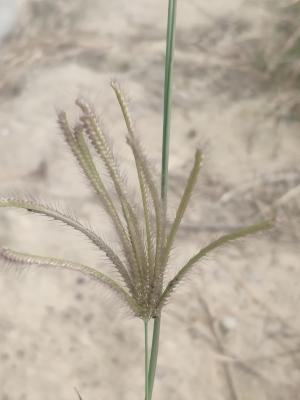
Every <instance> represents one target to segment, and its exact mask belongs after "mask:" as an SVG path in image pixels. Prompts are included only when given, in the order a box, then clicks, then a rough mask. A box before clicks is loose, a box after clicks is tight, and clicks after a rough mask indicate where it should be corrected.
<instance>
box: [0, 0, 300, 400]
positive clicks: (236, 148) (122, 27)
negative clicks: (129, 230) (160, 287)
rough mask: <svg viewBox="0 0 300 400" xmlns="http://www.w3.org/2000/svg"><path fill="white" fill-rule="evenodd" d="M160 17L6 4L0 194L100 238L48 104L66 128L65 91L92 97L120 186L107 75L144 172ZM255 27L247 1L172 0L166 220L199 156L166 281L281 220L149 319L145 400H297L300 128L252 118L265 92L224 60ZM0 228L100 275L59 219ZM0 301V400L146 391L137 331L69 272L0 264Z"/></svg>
mask: <svg viewBox="0 0 300 400" xmlns="http://www.w3.org/2000/svg"><path fill="white" fill-rule="evenodd" d="M166 8H167V1H166V0H164V1H162V0H152V1H151V2H149V1H146V0H131V1H130V2H127V1H126V2H125V1H122V0H110V1H109V2H107V1H104V0H86V1H85V2H83V1H81V0H75V1H72V2H65V1H63V0H43V1H38V0H32V1H27V2H26V1H24V2H23V3H22V2H20V12H19V15H18V18H17V20H16V22H15V24H14V26H13V28H12V30H11V32H10V33H9V34H8V36H6V37H5V38H4V39H3V41H2V44H1V48H0V51H1V60H0V120H1V126H0V149H1V157H0V193H11V192H13V193H15V192H21V193H30V194H32V195H33V196H35V197H38V198H44V199H46V201H47V202H48V203H50V204H53V203H54V204H57V203H58V202H59V203H62V204H64V205H65V206H66V207H68V208H71V209H74V210H75V211H76V214H77V215H78V216H79V217H81V218H82V219H83V220H87V221H89V222H90V223H91V224H92V225H93V226H95V227H96V228H97V229H99V230H100V231H101V232H104V234H105V235H107V237H109V236H110V227H109V225H107V224H105V223H103V221H105V219H104V216H103V212H102V211H101V209H99V207H98V206H97V202H96V199H95V197H94V196H93V193H92V192H91V191H90V190H89V188H88V187H87V186H86V184H85V181H84V178H83V176H82V175H81V174H80V172H79V170H78V168H77V166H76V163H75V162H74V160H73V159H72V157H71V155H70V154H69V153H68V150H67V148H66V146H65V144H64V143H63V140H62V138H61V136H60V134H59V132H58V128H57V126H56V121H55V118H56V117H55V109H57V108H65V109H66V110H67V111H69V112H70V113H71V115H72V116H73V117H74V118H75V117H76V115H77V114H78V113H77V111H76V110H75V108H74V106H73V100H74V98H75V97H76V96H77V95H78V94H80V95H84V96H86V97H87V98H89V99H90V100H91V101H93V102H94V104H95V106H96V107H97V109H99V113H100V114H101V115H102V116H103V118H104V119H105V122H106V125H107V130H108V131H109V133H110V134H111V136H112V137H113V140H114V146H115V149H116V152H118V154H119V157H120V163H121V164H122V165H124V168H125V169H126V171H127V176H128V180H129V182H131V183H132V184H134V182H135V181H134V179H135V175H134V168H133V161H132V159H131V157H130V154H129V151H128V149H127V147H126V145H125V140H124V137H125V133H126V132H125V128H124V123H123V121H122V118H121V114H120V111H119V109H118V106H117V104H116V101H115V99H114V96H113V94H112V92H111V89H110V87H109V82H110V79H111V78H118V79H119V80H120V81H121V83H122V84H123V86H124V88H125V89H126V92H127V93H128V97H129V98H130V101H131V107H132V110H133V113H134V117H135V123H136V126H137V128H138V131H139V132H140V137H141V140H142V142H143V145H144V147H145V149H147V153H148V154H149V157H150V158H151V160H153V163H154V164H155V165H156V166H157V169H159V166H160V151H161V128H162V118H161V109H162V83H163V57H164V37H165V17H166ZM2 16H3V14H2ZM267 21H268V17H267V15H266V13H265V11H264V10H262V9H261V8H260V7H258V5H255V3H253V4H252V2H250V1H247V2H242V1H241V0H230V1H229V0H227V1H226V2H224V1H222V0H210V1H209V2H207V1H204V0H193V1H192V0H189V1H186V2H179V10H178V35H177V52H176V66H175V90H174V116H173V122H172V128H173V131H172V141H171V156H170V195H169V197H170V212H171V213H172V211H174V209H175V206H176V204H177V200H178V196H179V195H180V192H181V188H182V186H183V183H184V180H185V177H186V176H187V174H188V171H189V168H190V166H191V163H192V159H193V152H194V149H195V147H197V146H200V147H201V148H203V150H204V152H205V156H206V157H205V165H204V168H203V171H202V178H201V181H200V183H199V188H198V191H197V194H196V196H194V199H193V204H192V206H191V208H190V210H189V212H188V213H187V216H186V218H185V221H184V225H183V227H182V231H181V234H180V240H178V242H177V246H176V249H175V254H174V257H173V260H172V265H171V266H170V275H171V274H172V273H174V271H175V270H176V268H178V266H180V264H181V263H182V262H183V261H184V260H186V259H187V257H188V255H189V254H191V255H192V254H193V251H195V250H196V249H198V248H199V247H200V246H202V245H203V244H206V243H207V242H208V241H209V239H211V238H214V237H216V236H218V235H220V234H221V233H222V232H224V231H226V230H230V229H232V228H234V227H236V226H241V225H243V224H245V223H251V222H253V221H256V220H258V219H260V218H262V215H264V214H265V213H266V212H268V210H269V209H270V207H271V206H272V205H274V204H275V205H277V207H278V210H279V215H280V217H279V222H278V226H277V228H276V229H275V230H274V232H272V233H270V234H266V235H259V236H258V237H256V238H251V239H250V240H247V241H246V240H245V241H242V242H239V243H238V244H235V245H231V246H229V247H228V248H226V249H224V250H223V251H219V252H217V253H216V254H214V255H213V256H212V257H211V258H210V259H208V260H205V262H203V263H202V264H201V265H199V267H198V269H197V271H195V273H194V274H192V275H191V276H190V278H189V279H187V282H186V284H185V285H184V286H183V287H182V288H180V289H179V290H178V291H177V292H176V296H174V298H173V299H172V301H171V303H170V305H169V306H168V307H166V309H165V312H164V315H163V322H162V332H161V348H160V350H161V351H160V357H159V368H158V374H157V382H156V388H155V393H154V398H155V399H157V400H159V399H165V400H166V399H168V400H173V399H174V400H177V399H178V400H179V399H180V400H183V399H184V400H185V399H205V400H224V399H226V400H227V399H228V400H254V399H255V400H267V399H272V400H287V399H289V400H290V399H292V400H297V399H300V395H299V392H300V391H299V388H300V357H299V348H300V347H299V346H300V319H299V313H298V308H299V301H300V288H299V281H300V280H299V279H300V272H299V250H298V247H297V243H299V233H298V231H299V228H298V227H299V223H298V222H299V218H298V213H299V190H298V192H297V187H298V188H299V184H300V170H299V144H300V143H299V140H300V139H299V126H298V124H296V123H294V124H292V123H289V124H287V123H281V124H278V123H277V122H276V121H277V119H276V115H275V116H274V115H273V114H271V116H270V115H268V116H266V113H265V112H264V111H265V110H268V109H269V106H270V96H267V95H266V94H265V93H264V92H263V91H259V90H257V89H256V90H253V86H254V84H253V85H252V82H251V81H250V80H249V79H248V78H247V75H246V74H244V75H243V73H241V70H240V69H237V68H235V60H234V59H232V58H230V57H229V54H231V50H232V49H233V48H235V46H238V45H240V43H242V42H241V41H242V39H244V40H251V39H253V38H257V37H259V35H260V34H261V32H262V30H263V27H264V25H265V24H266V22H267ZM299 214H300V213H299ZM297 218H298V219H297ZM297 221H298V222H297ZM0 222H1V223H0V227H1V228H0V242H1V245H3V246H7V247H10V248H13V249H16V250H20V251H27V252H32V253H36V254H40V255H53V256H56V257H65V258H68V259H72V260H76V261H81V262H85V263H88V262H90V263H93V264H96V265H98V266H99V267H100V268H105V266H103V265H102V264H103V259H102V258H101V256H100V258H99V255H98V254H97V253H96V252H95V250H94V249H93V248H92V246H91V245H90V244H89V243H87V242H85V241H84V239H83V238H82V237H81V236H79V235H77V234H75V233H73V232H72V231H71V232H70V231H69V230H68V229H67V228H64V227H63V226H60V225H58V224H55V223H53V222H50V221H47V219H43V218H39V217H38V216H34V217H32V216H30V215H27V214H26V213H25V212H18V211H16V210H1V214H0ZM0 293H1V300H0V399H1V400H26V399H27V400H29V399H30V400H41V399H42V400H50V399H51V400H53V399H59V400H71V399H74V398H76V394H75V392H74V387H76V388H78V389H79V390H80V392H81V394H82V396H83V399H84V400H96V399H98V400H99V399H105V400H110V399H112V400H113V399H120V400H129V399H130V400H135V399H140V400H141V399H142V398H143V383H144V382H143V380H144V375H143V374H144V373H143V362H144V361H143V326H142V322H141V321H139V320H135V319H133V318H131V317H130V316H128V315H127V313H126V311H125V310H123V309H122V308H121V309H120V307H119V304H118V303H117V302H116V300H115V299H114V298H111V296H110V294H109V293H106V292H104V290H103V289H102V288H99V287H97V286H96V285H95V284H93V283H90V282H88V280H87V279H85V278H82V277H81V276H79V275H77V274H75V273H65V272H59V271H54V272H53V271H49V272H48V271H45V270H43V271H41V270H36V269H34V268H32V269H31V270H30V271H28V272H26V273H24V272H22V273H21V272H19V271H18V270H17V271H14V270H11V269H7V268H6V267H5V265H3V268H2V271H1V272H0Z"/></svg>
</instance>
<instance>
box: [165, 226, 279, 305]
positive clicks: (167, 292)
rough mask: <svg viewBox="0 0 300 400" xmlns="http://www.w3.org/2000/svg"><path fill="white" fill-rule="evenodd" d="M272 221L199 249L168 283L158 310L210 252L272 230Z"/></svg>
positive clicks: (227, 235)
mask: <svg viewBox="0 0 300 400" xmlns="http://www.w3.org/2000/svg"><path fill="white" fill-rule="evenodd" d="M273 226H274V220H268V221H263V222H259V223H257V224H253V225H250V226H247V227H244V228H241V229H237V230H235V231H234V232H232V233H228V234H226V235H223V236H221V237H219V238H218V239H216V240H214V241H213V242H211V243H210V244H209V245H208V246H206V247H204V248H203V249H201V250H200V251H199V252H198V253H196V254H195V255H194V256H193V257H192V258H190V259H189V261H188V262H187V263H186V264H185V265H184V267H182V268H181V269H180V270H179V272H178V273H177V274H176V275H175V277H174V278H173V279H171V281H170V282H169V283H168V285H167V287H166V288H165V290H164V292H163V294H162V296H161V298H160V300H159V304H158V309H161V308H162V307H163V305H164V304H165V303H166V301H167V300H168V298H169V297H170V295H171V293H172V292H173V290H174V289H175V287H176V286H177V285H178V284H179V283H180V282H181V281H182V279H183V277H184V276H185V275H186V274H187V273H188V272H189V271H190V269H191V268H192V267H193V266H194V265H195V264H196V263H197V262H198V261H199V260H200V259H201V258H203V257H205V256H206V255H207V254H208V253H210V252H211V251H213V250H215V249H217V248H218V247H221V246H224V245H225V244H227V243H229V242H232V241H234V240H237V239H241V238H243V237H245V236H248V235H253V234H254V233H257V232H260V231H265V230H268V229H271V228H273Z"/></svg>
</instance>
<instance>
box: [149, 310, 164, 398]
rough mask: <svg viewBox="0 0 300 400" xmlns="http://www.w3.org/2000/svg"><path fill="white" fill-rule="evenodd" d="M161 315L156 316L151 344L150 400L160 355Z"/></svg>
mask: <svg viewBox="0 0 300 400" xmlns="http://www.w3.org/2000/svg"><path fill="white" fill-rule="evenodd" d="M160 320H161V317H160V315H159V316H158V317H156V318H154V325H153V335H152V345H151V357H150V365H149V372H148V377H149V381H148V384H149V400H151V399H152V393H153V386H154V379H155V372H156V365H157V356H158V347H159V334H160Z"/></svg>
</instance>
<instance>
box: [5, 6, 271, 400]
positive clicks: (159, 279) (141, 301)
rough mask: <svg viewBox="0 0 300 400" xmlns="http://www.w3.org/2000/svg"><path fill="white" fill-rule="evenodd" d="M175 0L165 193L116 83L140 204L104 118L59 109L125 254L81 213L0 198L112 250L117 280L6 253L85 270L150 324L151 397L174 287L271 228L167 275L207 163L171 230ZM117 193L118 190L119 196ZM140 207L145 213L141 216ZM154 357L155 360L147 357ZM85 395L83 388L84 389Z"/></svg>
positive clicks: (238, 234)
mask: <svg viewBox="0 0 300 400" xmlns="http://www.w3.org/2000/svg"><path fill="white" fill-rule="evenodd" d="M176 6H177V4H176V0H169V18H168V33H167V50H166V63H165V67H166V69H165V91H164V93H165V98H164V131H163V152H162V154H163V157H162V180H161V193H159V189H158V186H157V182H155V178H154V176H153V173H152V170H151V168H150V167H149V163H148V161H147V157H146V155H145V154H144V152H143V151H142V148H141V145H140V142H139V140H138V138H137V136H136V134H135V130H134V127H133V123H132V118H131V115H130V112H129V109H128V104H127V102H126V100H125V96H124V94H123V92H122V90H121V88H120V86H119V84H118V83H117V82H112V84H111V86H112V88H113V90H114V92H115V94H116V97H117V100H118V102H119V105H120V108H121V111H122V114H123V117H124V121H125V123H126V126H127V130H128V135H127V143H128V145H129V147H130V149H131V151H132V154H133V157H134V161H135V168H136V171H137V178H138V183H139V188H140V194H141V202H140V204H139V205H138V207H136V206H135V205H134V202H133V201H132V198H131V197H130V195H129V194H128V193H127V190H126V185H125V182H124V179H123V178H122V173H121V171H120V168H119V165H118V161H117V158H116V156H115V155H114V153H113V151H112V149H111V146H110V144H109V141H108V138H107V136H106V134H105V132H104V130H103V127H102V123H101V121H100V120H99V118H98V117H97V115H96V113H95V111H94V110H93V107H92V106H91V105H90V104H89V103H88V102H86V101H85V100H82V99H77V100H76V105H77V106H78V107H79V109H80V111H81V115H80V117H79V120H78V122H77V123H76V125H75V126H74V127H71V126H70V124H69V122H68V118H67V115H66V113H65V112H64V111H60V112H58V123H59V126H60V130H61V132H62V134H63V135H64V138H65V141H66V143H67V144H68V146H69V148H70V150H71V151H72V153H73V155H74V157H75V158H76V160H77V162H78V163H79V165H80V167H81V169H82V171H83V172H84V174H85V176H86V178H87V180H88V182H89V184H90V186H91V187H92V188H93V189H94V191H95V193H96V194H97V196H98V199H99V203H100V204H101V206H102V207H103V208H104V210H105V211H106V213H107V215H108V217H109V218H110V221H111V223H112V225H113V227H114V229H115V232H116V233H117V236H118V241H119V246H120V248H121V251H120V252H117V251H116V250H115V249H113V248H112V247H111V246H109V245H108V244H107V243H106V242H105V241H104V240H103V239H102V238H101V236H100V235H99V234H98V233H95V232H94V231H93V230H92V229H91V228H89V227H86V226H85V225H84V224H82V223H81V222H79V221H78V220H77V219H76V218H74V217H72V216H70V215H67V214H65V213H64V212H61V211H59V210H57V209H54V208H51V207H50V206H47V205H44V204H42V203H40V202H35V201H33V200H31V199H20V198H0V207H15V208H22V209H25V210H28V211H29V212H31V213H35V214H41V215H44V216H47V217H51V218H53V219H54V220H57V221H60V222H62V223H64V224H65V225H68V226H69V227H71V228H73V229H75V230H77V231H79V232H81V233H82V234H83V235H84V236H86V237H87V238H88V239H89V240H90V241H91V242H92V243H93V244H94V245H95V246H96V247H97V248H98V250H99V251H100V252H101V253H104V254H105V255H106V258H107V261H108V262H109V263H110V265H111V267H112V268H114V269H115V271H116V272H117V273H118V276H119V279H118V280H117V279H115V278H111V277H110V276H108V275H106V274H104V273H102V272H101V271H99V270H98V269H96V268H92V267H89V266H86V265H82V264H79V263H76V262H73V261H66V260H61V259H58V258H50V257H41V256H35V255H30V254H24V253H19V252H16V251H13V250H9V249H6V248H1V249H0V255H1V256H2V259H4V260H6V261H7V262H9V263H13V264H16V265H19V266H24V265H37V266H43V267H55V268H64V269H69V270H75V271H79V272H81V273H82V274H84V275H87V276H89V277H90V278H92V279H94V280H96V281H97V282H98V283H99V284H102V285H105V286H107V287H108V288H109V289H111V290H112V291H113V292H114V293H115V294H116V295H117V296H118V297H119V298H120V299H121V300H122V301H123V303H124V304H125V305H126V306H127V307H128V309H129V310H131V312H132V313H133V314H134V315H135V316H136V317H138V318H140V319H142V320H143V322H144V333H145V399H146V400H151V398H152V392H153V385H154V378H155V370H156V364H157V355H158V344H159V331H160V321H161V312H162V309H163V307H164V306H165V305H166V303H167V301H168V300H169V298H170V296H171V295H172V294H173V292H174V290H175V288H176V287H177V286H178V285H179V284H180V283H181V282H182V280H183V278H184V277H185V276H186V274H188V273H189V272H190V271H191V269H192V268H194V267H195V266H196V265H197V264H198V262H199V261H200V260H201V259H202V258H203V257H205V256H206V255H207V254H209V253H210V252H211V251H213V250H215V249H217V248H219V247H220V246H224V245H225V244H227V243H228V242H231V241H234V240H236V239H239V238H242V237H245V236H248V235H251V234H254V233H256V232H259V231H263V230H266V229H269V228H271V227H272V221H271V220H266V221H263V222H260V223H257V224H253V225H250V226H247V227H245V228H241V229H238V230H236V231H234V232H231V233H228V234H226V235H223V236H221V237H219V238H218V239H216V240H215V241H213V242H212V243H210V244H209V245H207V246H206V247H204V248H202V249H200V250H199V251H198V252H197V253H196V254H195V255H194V256H193V257H191V258H190V259H189V260H188V261H187V263H186V264H185V265H183V266H182V268H181V269H179V271H178V272H177V273H176V274H175V275H174V277H173V278H172V279H171V280H170V281H169V282H166V281H165V273H166V269H167V267H168V261H169V256H170V253H171V251H172V247H173V245H174V241H175V238H176V235H177V231H178V229H179V227H180V224H181V221H182V218H183V216H184V214H185V211H186V209H187V206H188V204H189V201H190V198H191V196H192V193H193V190H194V187H195V185H196V183H197V180H198V176H199V172H200V167H201V163H202V153H201V151H200V150H198V149H197V150H196V152H195V158H194V164H193V167H192V169H191V172H190V175H189V177H188V179H187V181H186V186H185V189H184V191H183V195H182V198H181V200H180V202H179V205H178V208H177V212H176V216H175V218H174V220H173V222H172V224H171V227H170V229H167V213H166V211H167V182H168V154H169V134H170V117H171V97H172V96H171V89H172V70H173V67H172V66H173V51H174V35H175V16H176ZM92 149H93V150H94V151H96V153H97V155H98V157H99V158H100V161H101V162H102V165H103V168H104V169H105V172H106V173H107V175H108V178H109V180H110V181H111V183H112V186H113V191H114V193H111V192H110V191H109V190H108V186H107V184H106V183H105V182H104V180H103V178H102V175H103V174H100V172H99V170H98V168H97V167H96V164H95V162H94V159H93V156H92V154H91V150H92ZM114 195H116V196H114ZM138 208H141V209H142V214H143V219H141V218H139V210H138ZM151 319H154V325H153V337H152V345H151V356H150V357H149V351H148V346H149V343H148V328H149V321H150V320H151ZM149 358H150V359H149ZM78 396H79V398H81V397H80V394H79V393H78Z"/></svg>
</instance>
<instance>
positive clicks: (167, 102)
mask: <svg viewBox="0 0 300 400" xmlns="http://www.w3.org/2000/svg"><path fill="white" fill-rule="evenodd" d="M176 10H177V0H169V8H168V27H167V39H166V58H165V84H164V115H163V145H162V168H161V198H162V201H163V203H164V209H165V212H166V209H167V192H168V176H169V148H170V127H171V109H172V84H173V60H174V46H175V27H176ZM160 322H161V315H158V316H157V317H156V318H154V325H153V335H152V344H151V356H150V363H149V370H148V392H149V400H151V399H152V393H153V386H154V379H155V372H156V366H157V357H158V348H159V335H160ZM147 400H148V399H147Z"/></svg>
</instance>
